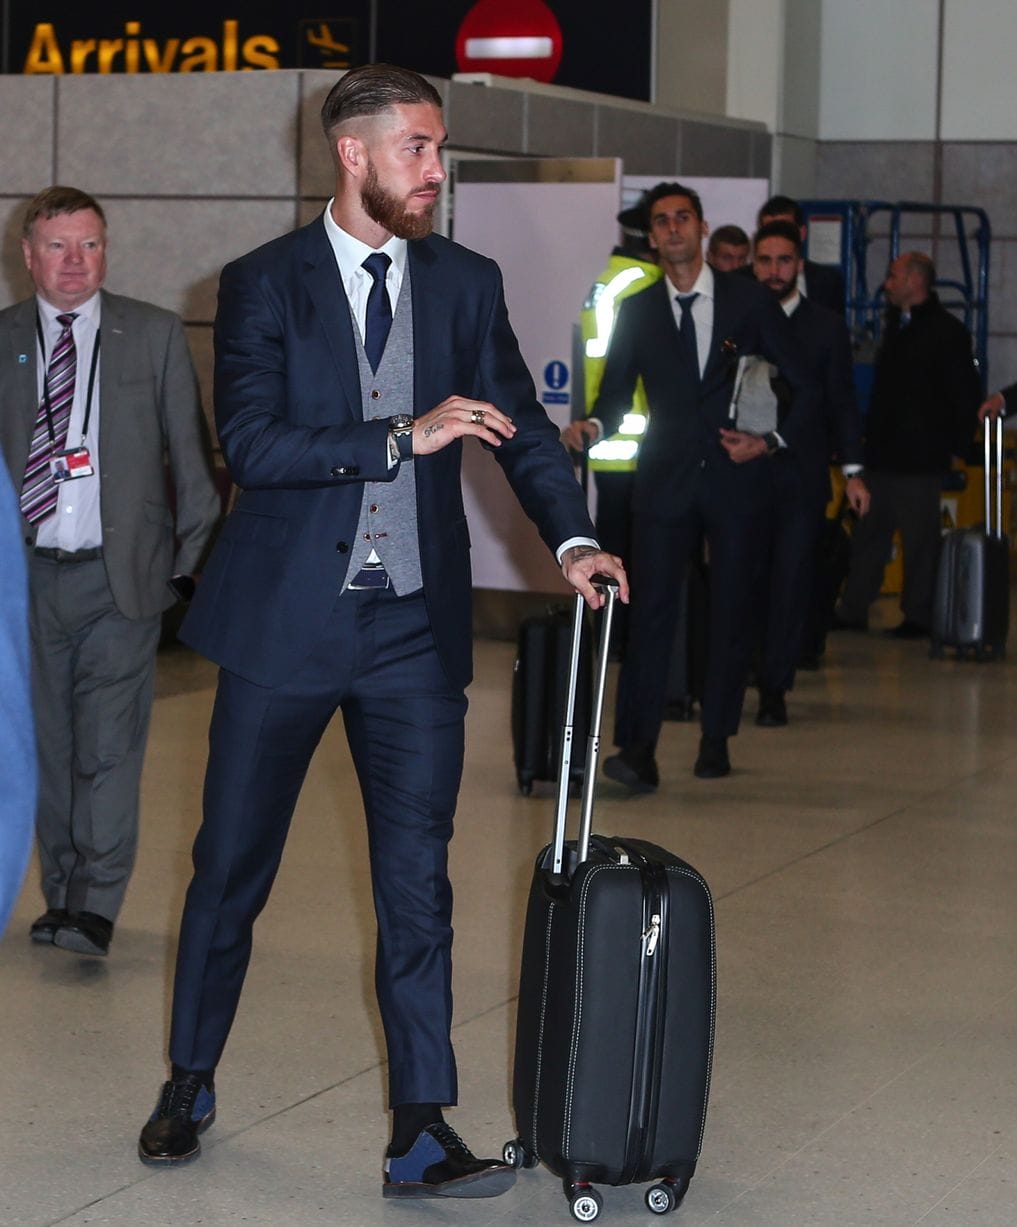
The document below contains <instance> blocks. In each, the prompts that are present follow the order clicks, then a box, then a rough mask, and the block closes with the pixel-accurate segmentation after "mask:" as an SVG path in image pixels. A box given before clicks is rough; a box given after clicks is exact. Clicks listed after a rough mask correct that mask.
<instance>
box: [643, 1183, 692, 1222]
mask: <svg viewBox="0 0 1017 1227" xmlns="http://www.w3.org/2000/svg"><path fill="white" fill-rule="evenodd" d="M687 1187H688V1186H687V1184H686V1183H685V1182H683V1181H678V1180H662V1181H661V1182H660V1184H655V1185H653V1186H652V1187H651V1188H649V1189H647V1190H646V1208H647V1210H649V1211H650V1213H651V1214H670V1213H671V1211H672V1210H677V1209H678V1207H679V1206H680V1205H681V1204H682V1198H683V1197H684V1196H685V1189H686V1188H687Z"/></svg>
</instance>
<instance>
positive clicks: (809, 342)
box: [789, 298, 862, 501]
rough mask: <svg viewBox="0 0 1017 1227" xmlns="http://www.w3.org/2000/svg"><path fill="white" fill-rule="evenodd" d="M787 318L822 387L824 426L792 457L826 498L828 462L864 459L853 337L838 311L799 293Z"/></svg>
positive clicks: (800, 351) (810, 484)
mask: <svg viewBox="0 0 1017 1227" xmlns="http://www.w3.org/2000/svg"><path fill="white" fill-rule="evenodd" d="M789 318H790V322H791V332H792V334H793V335H794V339H795V343H796V345H797V348H798V354H799V357H800V358H801V359H802V361H804V362H805V363H807V364H808V366H809V367H810V369H811V371H812V373H813V375H814V376H815V378H816V379H817V380H818V382H819V385H820V388H821V391H822V404H823V415H822V419H821V422H822V429H820V430H817V431H815V432H814V433H813V434H811V435H810V437H809V438H808V439H807V440H806V439H803V440H802V441H801V443H800V446H799V447H798V448H797V451H796V453H795V454H794V455H793V456H792V455H791V454H789V459H792V458H793V459H794V460H795V461H797V462H798V463H799V465H800V467H801V468H802V470H803V477H804V478H805V481H806V487H807V488H811V489H813V490H814V492H815V493H816V494H817V496H821V497H822V498H823V500H824V501H825V500H827V499H829V497H830V467H829V466H830V461H831V460H832V459H833V458H834V456H836V459H837V460H838V462H839V463H841V464H861V463H862V424H861V418H860V417H859V414H858V403H857V401H856V399H855V386H854V373H853V366H852V361H853V360H852V356H851V338H850V336H849V335H848V330H847V324H846V323H845V322H844V319H843V317H842V316H840V315H837V314H836V313H835V312H834V311H831V310H829V309H828V308H826V307H821V306H818V305H817V304H816V303H815V302H814V301H813V300H812V299H811V298H802V299H800V300H799V302H798V306H797V307H796V308H795V309H794V311H793V312H792V314H791V316H790V317H789Z"/></svg>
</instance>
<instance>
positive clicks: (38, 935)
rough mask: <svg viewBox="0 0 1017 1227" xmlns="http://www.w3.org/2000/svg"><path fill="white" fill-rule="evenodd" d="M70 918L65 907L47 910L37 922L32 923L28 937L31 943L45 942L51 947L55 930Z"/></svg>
mask: <svg viewBox="0 0 1017 1227" xmlns="http://www.w3.org/2000/svg"><path fill="white" fill-rule="evenodd" d="M70 918H71V914H70V912H69V911H68V910H67V909H66V908H65V907H51V908H47V909H46V911H45V912H43V914H42V915H41V916H40V917H39V919H38V920H33V921H32V927H31V928H30V929H29V930H28V936H29V937H30V938H31V939H32V941H33V942H45V944H46V945H48V946H52V945H53V938H54V937H55V935H56V931H57V929H59V928H62V927H63V926H64V925H65V924H67V922H68V921H69V920H70Z"/></svg>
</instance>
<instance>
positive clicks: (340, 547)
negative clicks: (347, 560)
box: [335, 541, 350, 554]
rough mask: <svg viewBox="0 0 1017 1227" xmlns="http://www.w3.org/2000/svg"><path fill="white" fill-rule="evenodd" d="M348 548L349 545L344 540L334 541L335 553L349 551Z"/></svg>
mask: <svg viewBox="0 0 1017 1227" xmlns="http://www.w3.org/2000/svg"><path fill="white" fill-rule="evenodd" d="M349 548H350V547H349V546H348V545H347V544H346V542H345V541H337V542H336V543H335V552H336V553H337V554H345V553H347V552H348V551H349Z"/></svg>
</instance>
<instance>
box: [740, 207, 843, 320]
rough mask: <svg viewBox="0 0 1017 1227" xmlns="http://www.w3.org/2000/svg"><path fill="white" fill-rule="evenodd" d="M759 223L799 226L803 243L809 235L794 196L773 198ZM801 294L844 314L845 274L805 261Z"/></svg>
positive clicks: (763, 209) (834, 266)
mask: <svg viewBox="0 0 1017 1227" xmlns="http://www.w3.org/2000/svg"><path fill="white" fill-rule="evenodd" d="M757 221H758V223H759V225H760V226H761V227H762V226H765V225H767V223H768V222H778V221H784V222H790V223H791V224H792V225H793V226H795V227H797V229H798V237H799V239H800V241H801V242H802V243H804V242H805V237H806V235H807V234H808V227H807V226H806V224H805V214H804V213H803V212H802V207H801V205H800V204H799V203H798V201H797V200H792V199H791V197H790V196H771V197H770V199H769V200H768V201H767V202H766V204H764V205H763V207H762V208H761V209H760V210H759V216H758V218H757ZM798 292H799V293H800V294H801V295H802V297H803V298H807V299H809V301H810V302H814V303H816V304H817V305H819V306H820V307H828V308H829V309H830V310H831V311H836V312H837V313H838V315H843V314H844V274H843V273H842V272H841V271H840V269H839V268H837V266H836V265H834V264H817V263H816V262H815V260H803V261H802V266H801V269H800V271H799V273H798Z"/></svg>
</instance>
